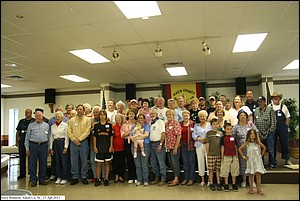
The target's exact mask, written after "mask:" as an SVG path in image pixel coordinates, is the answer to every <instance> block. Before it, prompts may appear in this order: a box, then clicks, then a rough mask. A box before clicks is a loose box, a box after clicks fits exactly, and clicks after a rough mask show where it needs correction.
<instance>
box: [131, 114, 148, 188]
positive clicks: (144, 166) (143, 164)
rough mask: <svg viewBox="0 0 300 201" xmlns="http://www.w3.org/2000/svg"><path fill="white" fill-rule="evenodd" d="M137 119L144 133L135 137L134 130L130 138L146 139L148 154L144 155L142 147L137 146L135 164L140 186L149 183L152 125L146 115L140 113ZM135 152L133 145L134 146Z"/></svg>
mask: <svg viewBox="0 0 300 201" xmlns="http://www.w3.org/2000/svg"><path fill="white" fill-rule="evenodd" d="M137 118H138V119H137V121H138V122H139V123H140V124H141V128H142V129H143V134H141V135H139V136H138V137H135V138H133V136H132V132H131V133H130V139H131V140H132V141H133V142H134V141H136V140H144V150H145V154H146V155H142V152H141V149H140V147H138V148H137V156H136V157H135V158H134V164H135V167H136V175H137V183H136V185H137V186H139V185H141V184H142V183H143V184H144V186H148V185H149V156H150V139H149V133H150V125H149V124H146V120H145V115H144V114H139V115H138V117H137ZM132 152H133V147H132Z"/></svg>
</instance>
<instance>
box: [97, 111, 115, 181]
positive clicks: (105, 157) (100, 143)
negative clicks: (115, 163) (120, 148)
mask: <svg viewBox="0 0 300 201" xmlns="http://www.w3.org/2000/svg"><path fill="white" fill-rule="evenodd" d="M98 118H99V122H98V123H96V124H95V126H94V133H93V135H94V138H93V142H94V152H95V161H96V162H97V166H96V173H97V181H96V182H95V184H94V186H99V185H100V184H101V179H100V178H101V172H102V171H101V168H102V164H103V163H105V175H104V186H108V185H109V182H108V177H109V170H110V161H111V160H112V158H113V157H112V156H113V155H112V153H113V151H114V147H113V136H114V133H113V129H112V125H111V123H110V122H108V118H107V112H106V111H105V110H100V112H99V116H98ZM102 176H103V175H102Z"/></svg>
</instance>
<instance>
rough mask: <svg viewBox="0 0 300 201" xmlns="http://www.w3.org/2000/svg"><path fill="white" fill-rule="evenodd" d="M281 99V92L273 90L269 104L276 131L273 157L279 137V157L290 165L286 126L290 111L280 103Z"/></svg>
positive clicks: (288, 121)
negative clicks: (274, 118) (274, 119)
mask: <svg viewBox="0 0 300 201" xmlns="http://www.w3.org/2000/svg"><path fill="white" fill-rule="evenodd" d="M281 99H282V94H279V93H277V92H274V93H273V94H272V95H271V101H272V103H271V104H270V105H271V106H272V107H273V109H274V111H275V114H276V131H275V145H274V148H275V151H274V155H275V156H274V158H275V160H276V144H277V139H278V137H279V141H280V146H281V158H282V159H284V160H285V165H292V163H291V161H290V153H289V143H288V141H289V132H288V126H289V123H290V116H291V115H290V113H289V110H288V108H287V107H286V105H284V104H282V103H281V102H280V101H281Z"/></svg>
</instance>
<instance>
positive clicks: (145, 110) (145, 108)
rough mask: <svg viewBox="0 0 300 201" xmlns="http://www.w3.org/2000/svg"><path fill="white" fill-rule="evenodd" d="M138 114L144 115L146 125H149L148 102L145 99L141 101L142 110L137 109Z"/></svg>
mask: <svg viewBox="0 0 300 201" xmlns="http://www.w3.org/2000/svg"><path fill="white" fill-rule="evenodd" d="M138 114H144V115H145V117H146V124H150V122H151V117H150V101H149V100H148V99H147V98H145V99H143V100H142V108H141V109H139V112H138Z"/></svg>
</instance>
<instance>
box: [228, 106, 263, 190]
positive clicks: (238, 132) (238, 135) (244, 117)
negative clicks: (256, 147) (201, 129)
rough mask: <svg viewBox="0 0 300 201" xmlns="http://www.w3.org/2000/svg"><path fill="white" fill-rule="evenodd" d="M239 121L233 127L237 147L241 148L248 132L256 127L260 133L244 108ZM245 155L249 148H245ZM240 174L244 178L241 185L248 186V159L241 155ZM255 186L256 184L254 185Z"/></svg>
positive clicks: (239, 113) (240, 112)
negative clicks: (246, 171) (246, 172)
mask: <svg viewBox="0 0 300 201" xmlns="http://www.w3.org/2000/svg"><path fill="white" fill-rule="evenodd" d="M237 119H238V123H237V125H235V126H234V127H233V128H232V136H233V137H235V139H236V142H237V148H240V146H242V144H243V143H244V142H245V140H246V136H247V132H248V130H250V129H254V130H255V131H256V132H257V133H258V129H257V128H256V126H255V125H254V124H253V123H252V122H250V121H249V120H248V114H247V113H246V112H245V111H244V110H240V111H239V112H238V115H237ZM243 155H247V149H243ZM239 166H240V175H241V176H242V178H243V181H242V183H241V186H242V187H243V188H245V187H246V174H245V170H246V160H245V159H243V158H242V157H241V155H239ZM254 186H255V185H254Z"/></svg>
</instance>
